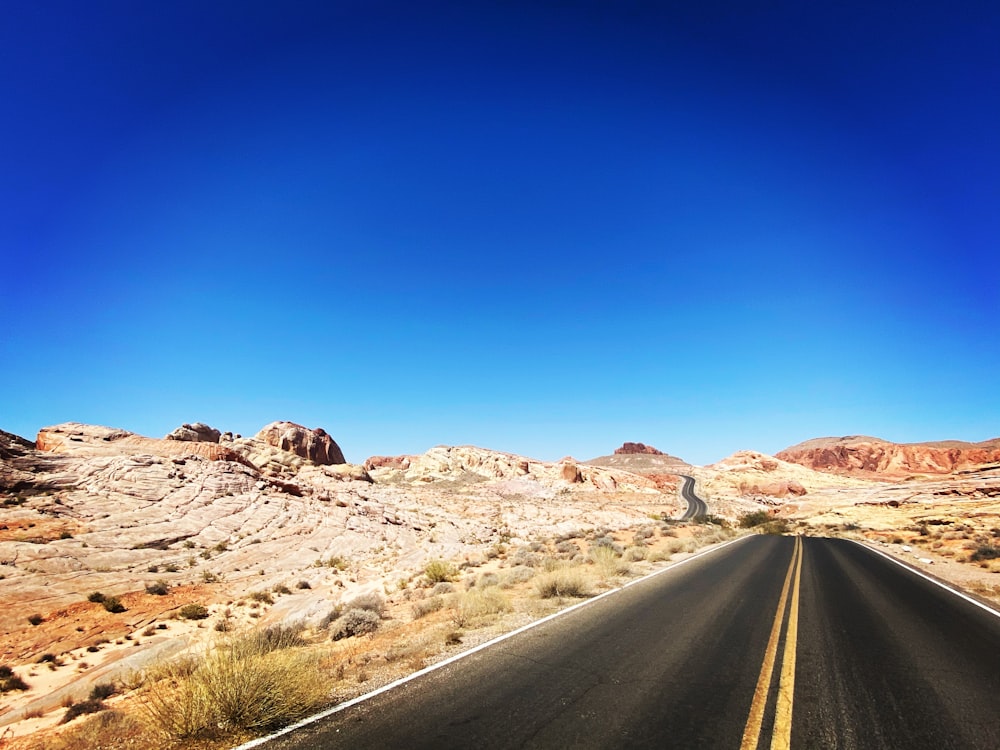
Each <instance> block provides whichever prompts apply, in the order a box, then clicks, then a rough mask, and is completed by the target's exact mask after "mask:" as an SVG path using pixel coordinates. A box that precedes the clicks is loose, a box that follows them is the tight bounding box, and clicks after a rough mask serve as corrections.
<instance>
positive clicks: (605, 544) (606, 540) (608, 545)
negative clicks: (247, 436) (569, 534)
mask: <svg viewBox="0 0 1000 750" xmlns="http://www.w3.org/2000/svg"><path fill="white" fill-rule="evenodd" d="M599 549H609V550H611V551H612V552H614V553H615V556H616V557H617V556H618V555H620V554H621V553H622V552H623V551H624V550H623V548H622V546H621V545H620V544H618V543H617V542H616V541H615V540H614V539H612V538H611V537H610V536H607V535H604V536H599V537H597V538H596V539H594V541H592V542H591V543H590V546H589V548H588V551H589V552H591V553H593V552H595V551H596V550H599Z"/></svg>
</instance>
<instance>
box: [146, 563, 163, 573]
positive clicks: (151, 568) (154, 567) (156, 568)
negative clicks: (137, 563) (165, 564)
mask: <svg viewBox="0 0 1000 750" xmlns="http://www.w3.org/2000/svg"><path fill="white" fill-rule="evenodd" d="M146 572H147V573H159V572H160V566H159V565H150V566H149V567H148V568H146Z"/></svg>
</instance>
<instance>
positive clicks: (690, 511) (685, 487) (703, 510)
mask: <svg viewBox="0 0 1000 750" xmlns="http://www.w3.org/2000/svg"><path fill="white" fill-rule="evenodd" d="M680 477H681V479H683V480H684V484H682V485H681V497H682V498H684V500H686V501H687V509H686V510H685V511H684V512H683V513H682V514H681V520H682V521H690V520H692V519H695V518H701V517H702V516H706V515H708V506H707V505H706V504H705V501H704V500H702V499H701V498H700V497H698V496H697V495H696V494H694V477H689V476H687V475H685V474H681V475H680Z"/></svg>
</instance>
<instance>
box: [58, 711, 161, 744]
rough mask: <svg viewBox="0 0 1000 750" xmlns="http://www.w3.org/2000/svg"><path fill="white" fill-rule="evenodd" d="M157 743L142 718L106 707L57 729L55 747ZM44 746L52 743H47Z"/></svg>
mask: <svg viewBox="0 0 1000 750" xmlns="http://www.w3.org/2000/svg"><path fill="white" fill-rule="evenodd" d="M112 738H113V739H112ZM109 740H111V742H109ZM112 742H113V743H114V744H112ZM156 744H157V743H156V739H155V738H154V737H151V736H149V733H148V729H147V728H146V726H145V725H144V724H143V723H142V722H141V721H139V720H138V719H136V718H135V717H132V716H130V715H128V714H126V713H123V712H121V711H112V710H106V711H101V712H99V713H97V714H96V715H92V716H90V717H89V718H87V719H83V720H81V721H78V722H74V724H73V726H71V727H67V728H66V729H65V730H64V731H62V732H60V733H59V741H58V744H57V745H55V746H54V747H58V749H59V750H94V748H105V747H156ZM44 747H46V748H49V747H53V746H52V745H48V744H46V745H45V746H44Z"/></svg>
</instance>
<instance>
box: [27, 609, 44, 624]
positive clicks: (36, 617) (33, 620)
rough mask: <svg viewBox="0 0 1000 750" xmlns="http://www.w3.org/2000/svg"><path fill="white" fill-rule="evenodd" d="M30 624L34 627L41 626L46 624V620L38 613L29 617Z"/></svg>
mask: <svg viewBox="0 0 1000 750" xmlns="http://www.w3.org/2000/svg"><path fill="white" fill-rule="evenodd" d="M28 622H30V623H31V624H32V625H41V624H42V623H43V622H45V618H44V617H42V616H41V615H40V614H38V613H37V612H36V613H35V614H33V615H28Z"/></svg>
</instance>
